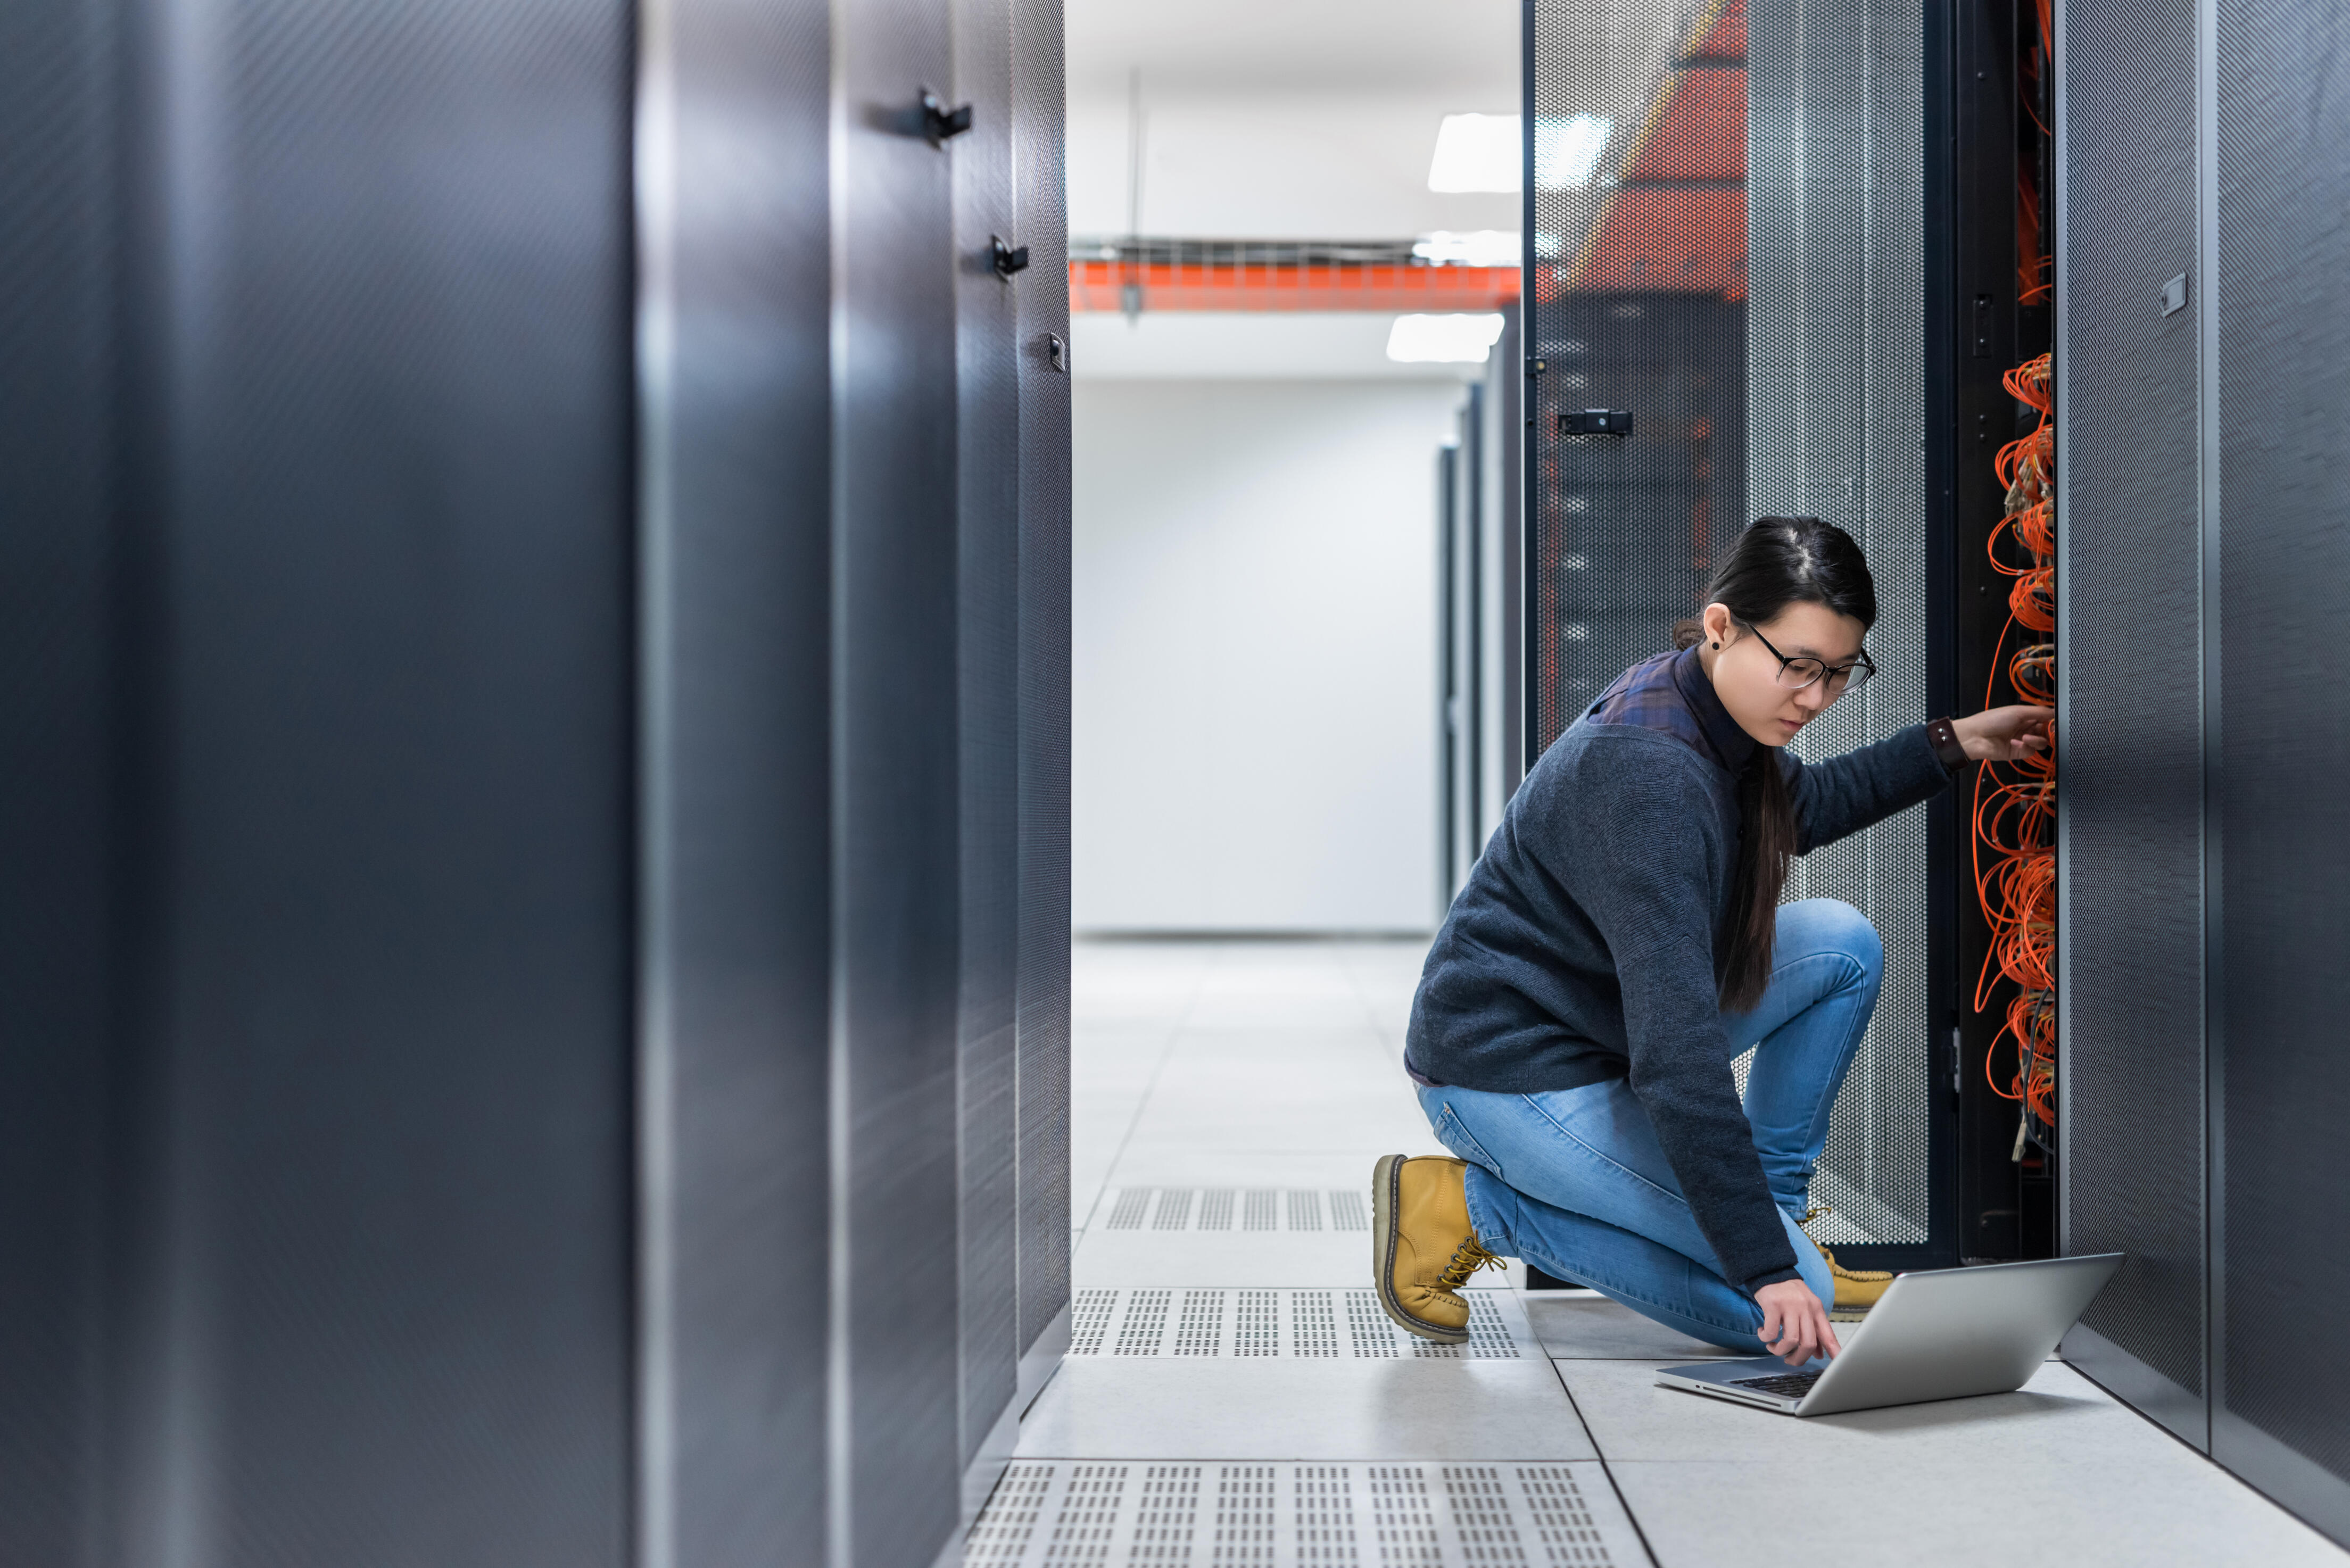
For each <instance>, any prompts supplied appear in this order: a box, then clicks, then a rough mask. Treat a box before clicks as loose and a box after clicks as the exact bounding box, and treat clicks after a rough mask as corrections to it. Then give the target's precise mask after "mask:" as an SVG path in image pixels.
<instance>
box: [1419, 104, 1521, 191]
mask: <svg viewBox="0 0 2350 1568" xmlns="http://www.w3.org/2000/svg"><path fill="white" fill-rule="evenodd" d="M1518 126H1519V119H1518V117H1517V116H1516V115H1514V114H1448V115H1446V116H1445V117H1444V123H1443V124H1441V125H1440V126H1438V127H1437V128H1436V156H1435V157H1434V158H1433V159H1431V160H1430V161H1429V165H1428V188H1429V189H1430V190H1431V191H1445V192H1459V191H1515V190H1517V189H1518V187H1519V175H1518V168H1519V165H1520V164H1521V163H1522V162H1523V161H1524V158H1525V152H1524V150H1523V148H1522V147H1521V146H1520V145H1519V138H1518Z"/></svg>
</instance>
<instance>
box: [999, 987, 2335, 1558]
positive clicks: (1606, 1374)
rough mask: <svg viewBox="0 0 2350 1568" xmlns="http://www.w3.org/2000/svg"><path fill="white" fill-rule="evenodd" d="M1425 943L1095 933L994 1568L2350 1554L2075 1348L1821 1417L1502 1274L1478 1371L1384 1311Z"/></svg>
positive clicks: (1686, 1349) (1669, 1339)
mask: <svg viewBox="0 0 2350 1568" xmlns="http://www.w3.org/2000/svg"><path fill="white" fill-rule="evenodd" d="M1420 954H1421V948H1420V946H1419V944H1417V943H1409V942H1276V941H1263V942H1149V943H1145V942H1097V943H1081V944H1080V945H1079V947H1078V950H1077V955H1076V1044H1075V1053H1076V1057H1075V1064H1074V1070H1075V1096H1076V1126H1075V1134H1074V1137H1075V1146H1074V1163H1075V1172H1074V1174H1075V1183H1076V1185H1075V1189H1074V1209H1075V1213H1076V1222H1077V1226H1078V1235H1077V1246H1076V1265H1075V1266H1076V1290H1077V1292H1078V1293H1079V1297H1078V1305H1079V1308H1080V1312H1079V1316H1080V1317H1081V1318H1083V1319H1085V1320H1086V1322H1085V1323H1081V1324H1079V1335H1078V1342H1077V1345H1076V1348H1075V1350H1074V1352H1073V1354H1072V1355H1070V1357H1069V1358H1068V1359H1067V1360H1066V1362H1065V1363H1064V1365H1063V1366H1062V1368H1061V1370H1060V1372H1059V1373H1058V1374H1057V1375H1056V1376H1055V1377H1054V1379H1053V1381H1052V1382H1051V1383H1050V1384H1048V1385H1047V1386H1046V1387H1045V1391H1044V1393H1043V1394H1042V1395H1041V1396H1040V1397H1039V1398H1038V1399H1037V1401H1036V1403H1035V1406H1034V1407H1031V1409H1030V1410H1029V1411H1028V1413H1027V1416H1026V1418H1025V1419H1024V1421H1023V1422H1022V1424H1021V1431H1020V1440H1019V1449H1018V1456H1019V1457H1018V1459H1016V1460H1015V1462H1014V1466H1013V1469H1012V1470H1011V1472H1010V1473H1009V1474H1008V1475H1007V1476H1006V1477H1005V1479H1004V1481H1003V1484H1002V1485H1001V1486H1000V1487H999V1488H998V1490H997V1492H996V1495H995V1498H994V1500H993V1501H992V1502H991V1504H990V1505H989V1509H988V1511H987V1512H986V1513H985V1514H984V1515H983V1517H982V1519H981V1521H980V1524H979V1526H978V1527H977V1528H976V1529H975V1530H974V1532H973V1533H972V1540H971V1543H970V1547H969V1550H968V1554H967V1561H969V1562H971V1563H990V1564H1001V1565H1004V1568H1009V1565H1011V1564H1015V1563H1070V1564H1076V1563H1086V1564H1094V1563H1098V1564H1102V1565H1104V1568H1114V1565H1124V1564H1129V1563H1165V1564H1181V1563H1197V1564H1201V1565H1206V1568H1221V1565H1222V1564H1227V1563H1232V1564H1240V1563H1260V1564H1317V1565H1319V1564H1330V1565H1333V1568H1336V1565H1342V1564H1363V1565H1365V1568H1368V1565H1371V1564H1391V1563H1392V1564H1402V1563H1412V1564H1439V1563H1461V1564H1464V1565H1465V1564H1471V1563H1525V1564H1530V1565H1546V1564H1562V1565H1563V1564H1618V1565H1621V1564H1638V1563H1659V1564H1661V1565H1662V1568H1743V1565H1745V1564H1763V1563H1788V1564H1798V1565H1801V1568H1816V1565H1817V1564H1818V1563H1823V1562H1827V1561H1831V1560H1836V1561H1844V1562H1850V1563H1900V1564H1943V1563H1950V1564H1960V1563H1963V1564H1970V1565H1971V1564H1978V1563H1990V1562H2001V1561H2038V1562H2054V1563H2064V1564H2066V1565H2067V1568H2081V1565H2095V1564H2108V1563H2110V1564H2133V1565H2135V1564H2147V1563H2261V1564H2298V1563H2324V1564H2332V1565H2336V1568H2339V1565H2340V1564H2342V1563H2345V1560H2350V1559H2345V1554H2344V1553H2342V1552H2338V1551H2337V1550H2335V1548H2334V1547H2333V1546H2332V1545H2331V1544H2330V1543H2328V1542H2325V1541H2324V1539H2323V1538H2321V1537H2320V1536H2318V1535H2317V1534H2315V1533H2314V1532H2312V1531H2310V1530H2309V1529H2307V1528H2306V1527H2305V1526H2303V1525H2302V1524H2301V1523H2300V1522H2299V1521H2295V1520H2294V1519H2293V1518H2292V1517H2291V1516H2290V1515H2288V1514H2286V1513H2285V1512H2283V1511H2282V1510H2280V1509H2278V1508H2276V1507H2274V1506H2272V1504H2270V1503H2269V1502H2268V1501H2265V1500H2264V1499H2262V1497H2260V1496H2259V1495H2258V1494H2257V1493H2254V1492H2252V1491H2251V1490H2249V1489H2247V1488H2246V1487H2244V1486H2242V1485H2241V1484H2240V1483H2239V1482H2237V1481H2236V1480H2234V1479H2233V1478H2231V1477H2230V1476H2229V1475H2228V1474H2227V1473H2226V1472H2224V1471H2222V1470H2220V1469H2217V1468H2216V1467H2214V1466H2212V1465H2210V1464H2209V1463H2207V1462H2206V1461H2204V1460H2203V1459H2201V1458H2200V1457H2199V1456H2198V1455H2197V1454H2195V1453H2194V1452H2192V1451H2191V1450H2189V1449H2187V1448H2185V1447H2183V1446H2181V1445H2180V1444H2178V1443H2177V1442H2175V1441H2173V1440H2172V1439H2171V1438H2169V1437H2168V1436H2167V1435H2166V1434H2164V1433H2163V1432H2161V1431H2159V1430H2158V1429H2157V1428H2154V1427H2152V1426H2150V1425H2149V1424H2147V1422H2145V1421H2143V1420H2141V1419H2140V1418H2139V1417H2137V1416H2136V1415H2135V1414H2133V1413H2132V1412H2131V1411H2129V1410H2128V1409H2127V1408H2126V1407H2123V1406H2120V1405H2117V1404H2116V1403H2115V1402H2114V1401H2113V1400H2112V1399H2110V1398H2109V1397H2106V1395H2105V1394H2104V1393H2103V1392H2102V1391H2100V1390H2099V1389H2098V1388H2097V1387H2096V1386H2094V1385H2093V1384H2091V1383H2089V1382H2088V1381H2087V1380H2086V1379H2085V1378H2083V1377H2082V1376H2080V1375H2079V1374H2077V1373H2075V1372H2074V1371H2073V1370H2072V1369H2071V1368H2070V1367H2068V1366H2064V1365H2062V1364H2061V1363H2058V1362H2052V1363H2051V1364H2050V1365H2049V1366H2046V1367H2044V1368H2043V1370H2042V1371H2041V1372H2040V1374H2039V1375H2038V1376H2035V1377H2034V1378H2033V1380H2032V1382H2031V1383H2030V1384H2029V1385H2027V1386H2025V1387H2024V1388H2023V1389H2022V1390H2020V1391H2019V1392H2017V1393H2014V1394H2008V1395H2002V1396H1998V1397H1991V1398H1984V1399H1964V1400H1953V1401H1950V1402H1948V1403H1944V1404H1938V1405H1923V1406H1910V1407H1902V1408H1898V1409H1888V1410H1872V1411H1861V1412H1856V1413H1855V1414H1852V1415H1847V1416H1832V1417H1824V1418H1820V1419H1815V1420H1810V1421H1795V1420H1792V1419H1789V1418H1787V1417H1781V1416H1774V1415H1771V1414H1769V1413H1767V1412H1763V1411H1757V1410H1750V1409H1746V1408H1743V1407H1738V1406H1734V1405H1728V1404H1723V1403H1721V1402H1718V1401H1713V1400H1707V1399H1701V1398H1699V1397H1695V1396H1691V1395H1687V1394H1678V1393H1674V1392H1672V1391H1669V1390H1667V1389H1662V1388H1659V1387H1657V1386H1655V1385H1654V1383H1653V1382H1652V1381H1651V1380H1650V1373H1651V1370H1652V1369H1653V1368H1654V1367H1656V1366H1659V1365H1662V1364H1664V1363H1667V1362H1669V1361H1671V1360H1675V1359H1688V1358H1691V1357H1695V1356H1700V1355H1711V1354H1716V1353H1715V1352H1713V1351H1711V1349H1710V1348H1709V1347H1708V1346H1705V1345H1700V1344H1698V1343H1697V1342H1695V1341H1692V1340H1689V1339H1686V1338H1683V1337H1682V1336H1680V1335H1679V1334H1674V1333H1673V1332H1671V1331H1670V1330H1669V1329H1665V1328H1662V1327H1659V1326H1658V1325H1656V1324H1651V1323H1648V1321H1647V1320H1645V1319H1643V1318H1640V1317H1639V1316H1638V1315H1637V1314H1632V1313H1629V1312H1627V1311H1625V1310H1623V1309H1622V1308H1619V1307H1617V1306H1615V1305H1614V1304H1613V1303H1608V1302H1606V1301H1603V1300H1600V1299H1598V1298H1596V1297H1593V1296H1587V1295H1575V1296H1567V1297H1558V1296H1534V1297H1530V1298H1529V1297H1522V1296H1518V1295H1515V1294H1513V1293H1509V1292H1508V1291H1507V1290H1506V1288H1505V1282H1503V1281H1501V1280H1500V1279H1499V1278H1498V1276H1493V1275H1487V1276H1482V1278H1483V1279H1484V1280H1486V1281H1488V1282H1491V1284H1492V1286H1493V1287H1496V1288H1494V1289H1492V1290H1491V1291H1490V1292H1489V1293H1486V1294H1484V1295H1482V1297H1481V1298H1480V1304H1481V1308H1482V1310H1481V1313H1480V1314H1479V1317H1478V1322H1479V1323H1480V1324H1483V1325H1484V1332H1483V1333H1482V1334H1481V1335H1480V1337H1479V1340H1478V1341H1477V1342H1476V1343H1474V1344H1472V1345H1471V1346H1469V1347H1466V1348H1467V1349H1468V1350H1469V1351H1470V1352H1471V1354H1466V1355H1464V1354H1461V1353H1459V1352H1452V1351H1444V1352H1442V1353H1441V1354H1440V1355H1426V1354H1421V1353H1419V1351H1418V1350H1417V1349H1416V1348H1415V1346H1414V1345H1411V1344H1408V1343H1405V1342H1404V1341H1405V1336H1401V1335H1398V1334H1392V1333H1391V1332H1389V1331H1388V1329H1387V1328H1386V1326H1385V1320H1384V1319H1383V1318H1379V1317H1378V1315H1377V1306H1376V1303H1375V1302H1373V1301H1371V1300H1370V1298H1369V1296H1368V1293H1367V1287H1368V1284H1369V1239H1370V1238H1369V1233H1368V1231H1367V1229H1365V1228H1358V1227H1359V1220H1358V1216H1357V1212H1356V1210H1355V1207H1354V1205H1352V1204H1351V1203H1349V1202H1348V1201H1347V1197H1346V1195H1347V1194H1350V1193H1356V1192H1361V1191H1365V1190H1367V1185H1368V1180H1369V1174H1370V1166H1371V1162H1372V1160H1373V1159H1375V1158H1377V1157H1378V1156H1379V1155H1381V1154H1386V1153H1390V1152H1396V1151H1407V1152H1435V1150H1436V1145H1435V1143H1434V1141H1433V1140H1432V1139H1431V1138H1430V1136H1429V1133H1428V1128H1427V1127H1426V1125H1425V1124H1424V1123H1423V1122H1422V1121H1421V1120H1420V1117H1419V1110H1418V1107H1417V1106H1415V1104H1414V1103H1413V1100H1412V1097H1411V1095H1410V1093H1409V1086H1408V1085H1407V1083H1406V1081H1405V1079H1404V1078H1403V1075H1402V1069H1401V1059H1402V1051H1403V1028H1404V1021H1405V1019H1406V1017H1407V1015H1408V1014H1409V1009H1410V1004H1411V992H1412V987H1413V984H1414V982H1415V981H1417V979H1418V977H1419V961H1420ZM1087 1323H1090V1324H1091V1325H1092V1332H1091V1334H1090V1335H1089V1334H1088V1333H1087ZM1431 1348H1433V1347H1431Z"/></svg>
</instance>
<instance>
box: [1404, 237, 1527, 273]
mask: <svg viewBox="0 0 2350 1568" xmlns="http://www.w3.org/2000/svg"><path fill="white" fill-rule="evenodd" d="M1524 249H1525V245H1524V242H1523V237H1522V236H1520V235H1519V234H1516V233H1514V232H1513V231H1510V230H1506V229H1477V230H1474V231H1471V233H1468V234H1454V233H1452V232H1451V230H1449V229H1439V230H1437V231H1436V232H1435V233H1434V234H1423V235H1421V236H1420V237H1419V239H1417V240H1414V241H1413V242H1412V246H1411V254H1414V255H1416V256H1418V257H1419V258H1420V260H1422V261H1430V262H1439V263H1444V262H1449V263H1451V265H1454V266H1516V265H1518V263H1519V259H1520V255H1521V254H1522V253H1523V250H1524Z"/></svg>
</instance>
